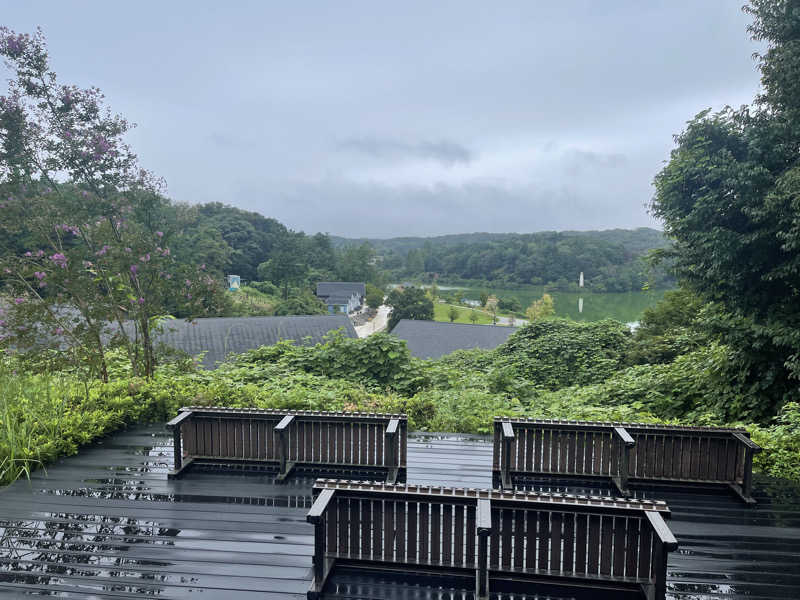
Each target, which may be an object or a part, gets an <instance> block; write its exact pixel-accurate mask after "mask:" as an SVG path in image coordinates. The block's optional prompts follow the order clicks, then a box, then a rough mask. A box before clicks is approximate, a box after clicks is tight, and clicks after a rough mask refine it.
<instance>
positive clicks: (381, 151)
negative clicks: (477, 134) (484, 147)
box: [338, 137, 474, 167]
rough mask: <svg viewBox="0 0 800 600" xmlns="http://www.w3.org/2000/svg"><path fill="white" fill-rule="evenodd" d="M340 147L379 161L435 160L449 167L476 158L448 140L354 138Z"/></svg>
mask: <svg viewBox="0 0 800 600" xmlns="http://www.w3.org/2000/svg"><path fill="white" fill-rule="evenodd" d="M338 147H339V148H340V149H342V150H347V151H351V152H355V153H358V154H364V155H367V156H370V157H373V158H378V159H385V160H399V161H402V160H415V159H416V160H433V161H436V162H439V163H441V164H443V165H445V166H447V167H450V166H453V165H455V164H457V163H461V164H467V163H469V162H471V161H472V159H473V158H474V155H473V152H472V151H471V150H470V149H469V148H467V147H465V146H462V145H461V144H458V143H456V142H451V141H448V140H439V141H435V142H430V141H424V142H417V143H409V142H402V141H400V140H394V139H386V138H375V137H373V138H354V139H349V140H345V141H343V142H341V143H340V144H338Z"/></svg>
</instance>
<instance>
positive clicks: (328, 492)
mask: <svg viewBox="0 0 800 600" xmlns="http://www.w3.org/2000/svg"><path fill="white" fill-rule="evenodd" d="M335 491H336V490H332V489H329V488H327V489H324V490H322V491H321V492H320V493H319V496H317V499H316V500H314V504H312V505H311V509H310V510H309V511H308V514H307V515H306V521H308V522H309V523H314V524H316V523H319V522H320V520H321V519H322V513H324V512H325V509H326V508H327V507H328V503H329V502H330V501H331V498H333V494H334V492H335Z"/></svg>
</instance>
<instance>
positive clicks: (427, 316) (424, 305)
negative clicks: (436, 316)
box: [386, 287, 433, 331]
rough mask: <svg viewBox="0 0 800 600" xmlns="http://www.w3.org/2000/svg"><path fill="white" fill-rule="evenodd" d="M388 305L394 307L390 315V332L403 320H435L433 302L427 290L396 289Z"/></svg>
mask: <svg viewBox="0 0 800 600" xmlns="http://www.w3.org/2000/svg"><path fill="white" fill-rule="evenodd" d="M386 304H388V305H389V306H391V307H392V312H391V313H390V314H389V331H391V330H392V329H394V326H395V325H397V323H398V322H400V320H401V319H419V320H423V321H432V320H433V300H431V299H430V298H428V296H427V295H426V294H425V290H423V289H421V288H418V287H408V288H406V289H404V290H403V291H400V290H398V289H394V290H392V291H391V292H390V293H389V296H388V297H387V298H386Z"/></svg>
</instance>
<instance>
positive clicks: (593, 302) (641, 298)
mask: <svg viewBox="0 0 800 600" xmlns="http://www.w3.org/2000/svg"><path fill="white" fill-rule="evenodd" d="M439 289H441V290H443V291H444V290H453V289H458V290H463V292H464V298H466V299H468V300H478V299H479V298H480V293H481V290H486V291H488V292H489V293H491V294H494V295H495V296H497V297H498V298H509V297H512V296H514V297H516V298H518V299H519V301H520V303H521V304H522V306H523V307H525V308H527V307H528V306H530V304H531V302H533V301H534V300H538V299H539V298H541V297H542V294H543V293H544V288H543V287H542V286H528V287H524V288H519V289H506V288H491V287H489V288H484V287H475V288H473V287H462V286H456V285H453V286H448V285H446V284H442V285H440V286H439ZM665 291H666V290H648V291H641V292H621V293H617V292H613V293H607V294H594V293H591V292H582V293H581V292H548V293H549V294H550V295H551V296H552V297H553V302H554V304H555V308H556V316H559V317H567V318H570V319H575V320H576V321H599V320H600V319H616V320H618V321H622V322H623V323H632V322H635V321H638V320H639V319H640V318H641V316H642V313H643V312H644V310H645V309H646V308H648V307H650V306H653V305H655V304H656V303H657V302H658V301H659V300H661V298H662V297H663V296H664V292H665ZM580 298H583V311H582V312H581V311H579V309H578V308H579V299H580ZM523 310H524V309H523Z"/></svg>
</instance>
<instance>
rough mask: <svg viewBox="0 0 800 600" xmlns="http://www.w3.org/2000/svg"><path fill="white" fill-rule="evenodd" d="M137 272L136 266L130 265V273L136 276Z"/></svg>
mask: <svg viewBox="0 0 800 600" xmlns="http://www.w3.org/2000/svg"><path fill="white" fill-rule="evenodd" d="M138 270H139V267H137V266H136V265H131V273H133V274H134V275H136V273H137V271H138Z"/></svg>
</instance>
